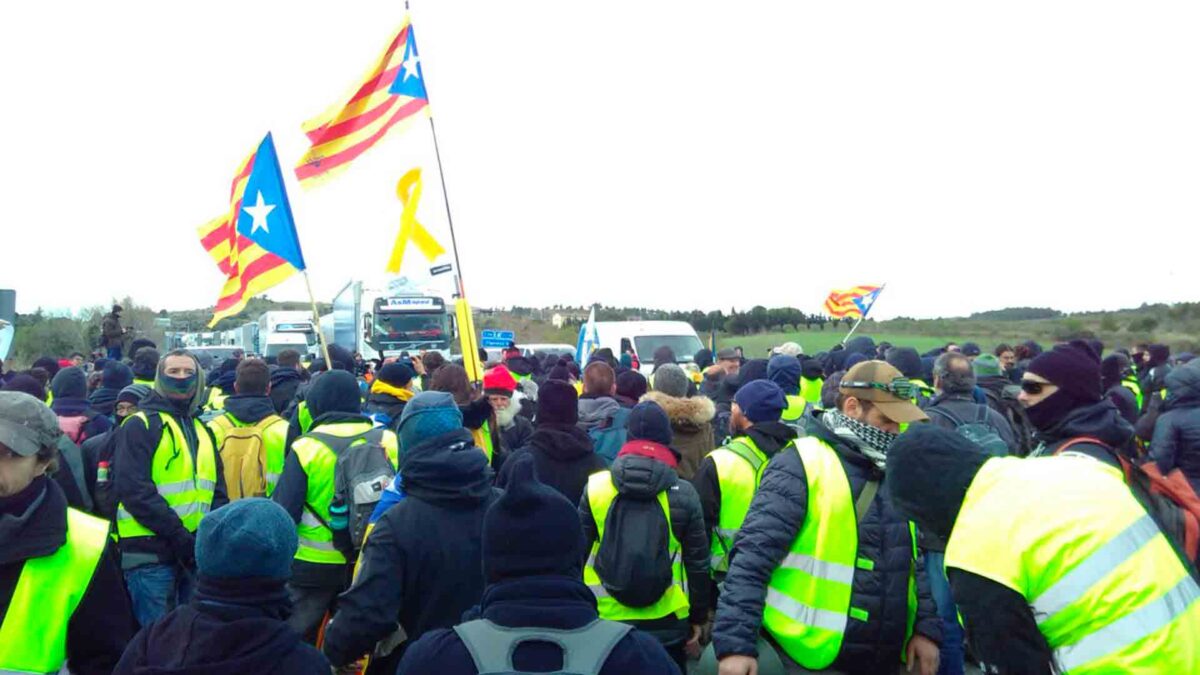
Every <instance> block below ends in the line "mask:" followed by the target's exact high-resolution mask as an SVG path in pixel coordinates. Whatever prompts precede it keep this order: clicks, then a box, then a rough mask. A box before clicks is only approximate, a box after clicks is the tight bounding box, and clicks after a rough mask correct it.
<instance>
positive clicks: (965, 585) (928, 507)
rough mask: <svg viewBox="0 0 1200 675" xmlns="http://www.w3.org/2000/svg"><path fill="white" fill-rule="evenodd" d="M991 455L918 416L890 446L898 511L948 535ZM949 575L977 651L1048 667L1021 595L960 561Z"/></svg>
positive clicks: (1026, 667) (1002, 661)
mask: <svg viewBox="0 0 1200 675" xmlns="http://www.w3.org/2000/svg"><path fill="white" fill-rule="evenodd" d="M989 459H991V457H990V456H989V455H988V454H987V453H986V452H985V451H984V450H983V449H981V448H980V447H979V446H977V445H975V444H973V443H971V442H970V441H969V440H967V439H966V438H965V437H963V436H961V435H959V434H958V433H955V432H953V431H949V430H946V429H941V428H938V427H936V426H934V425H931V424H917V425H914V426H913V427H912V428H911V429H909V430H908V431H907V432H906V433H904V434H901V436H900V438H898V439H896V442H895V443H893V444H892V446H891V447H890V448H889V449H888V459H887V481H886V482H885V487H886V489H887V492H888V496H889V498H890V499H891V501H892V503H893V504H894V505H895V507H896V510H897V511H899V512H900V514H901V515H903V516H904V517H906V518H909V519H911V520H912V521H914V522H915V523H916V524H917V526H918V527H919V528H921V529H923V530H927V531H929V532H931V533H933V534H934V535H936V536H938V537H940V538H942V539H949V538H950V534H951V533H952V531H953V529H954V521H955V520H957V519H958V512H959V510H960V509H961V508H962V503H963V499H964V498H965V497H966V494H967V488H969V487H970V486H971V481H973V480H974V479H975V475H976V474H977V473H979V469H980V467H982V466H983V465H984V463H985V462H987V461H988V460H989ZM1024 461H1037V460H1024ZM947 577H948V578H949V580H950V588H951V591H952V592H953V594H954V602H955V603H956V604H957V605H958V611H959V614H960V615H961V616H962V618H963V622H964V626H965V628H966V631H967V639H968V640H969V641H970V642H971V645H972V649H973V650H974V652H975V654H976V656H978V657H979V658H980V659H981V660H982V661H984V662H986V663H988V664H990V665H992V666H995V667H997V668H999V672H1000V673H1013V674H1014V675H1015V674H1017V673H1021V674H1024V673H1035V674H1040V673H1047V674H1048V673H1050V672H1051V670H1050V663H1051V660H1052V658H1053V653H1052V651H1051V650H1050V647H1049V645H1048V644H1047V643H1046V638H1045V637H1044V636H1043V635H1042V633H1041V631H1040V630H1038V626H1037V621H1036V620H1035V619H1034V617H1033V613H1032V612H1031V611H1030V609H1029V603H1028V602H1026V600H1025V598H1024V596H1022V595H1021V594H1020V593H1017V592H1016V591H1014V590H1012V589H1011V588H1008V587H1006V586H1004V585H1002V584H999V583H997V582H995V581H992V580H991V579H986V578H984V577H981V576H979V575H976V574H972V573H970V572H964V571H963V570H960V569H955V568H948V569H947Z"/></svg>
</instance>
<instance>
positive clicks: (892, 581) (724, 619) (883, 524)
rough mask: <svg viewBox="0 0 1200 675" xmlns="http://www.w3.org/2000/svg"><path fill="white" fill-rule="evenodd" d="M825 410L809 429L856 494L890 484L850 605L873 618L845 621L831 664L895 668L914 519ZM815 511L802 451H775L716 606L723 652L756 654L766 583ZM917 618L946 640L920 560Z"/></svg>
mask: <svg viewBox="0 0 1200 675" xmlns="http://www.w3.org/2000/svg"><path fill="white" fill-rule="evenodd" d="M822 414H823V413H820V412H817V413H814V414H813V415H812V416H811V417H806V418H805V422H806V431H807V435H808V436H809V437H815V438H817V439H819V440H821V441H823V442H825V443H827V444H828V445H829V446H830V447H832V448H833V450H834V452H836V453H837V455H838V459H839V460H841V465H842V469H843V470H845V472H846V478H847V479H848V480H849V483H850V492H851V495H852V496H853V497H854V498H855V499H857V498H858V495H859V494H860V493H861V492H862V490H863V487H864V486H865V485H866V483H867V481H869V480H878V481H881V482H883V484H882V485H881V486H880V490H879V494H877V495H876V496H875V499H874V501H873V502H871V506H870V507H869V509H868V510H867V514H866V516H865V517H864V518H863V519H862V521H861V522H859V523H858V542H859V543H858V555H859V557H861V558H867V559H869V560H872V561H873V562H874V568H873V569H871V570H869V571H868V570H863V569H856V570H855V571H854V582H853V585H852V588H851V591H850V605H851V606H853V607H859V608H862V609H864V610H866V611H867V612H868V614H869V617H870V618H869V619H868V620H867V621H851V622H850V623H849V624H848V625H847V626H846V632H845V636H844V638H843V641H842V648H841V652H840V653H839V654H838V656H837V658H836V659H835V660H834V662H833V665H832V666H831V667H832V668H834V669H837V670H843V671H847V672H851V673H882V672H892V671H894V670H895V669H896V667H897V666H899V665H900V654H901V653H902V650H903V649H904V648H905V644H904V635H905V629H906V625H905V624H906V617H907V612H908V609H907V607H908V578H909V571H910V569H913V567H914V563H913V560H912V552H913V541H912V535H911V534H910V532H909V529H908V520H907V519H905V518H904V517H903V516H901V515H900V513H899V512H897V511H896V509H895V508H894V507H893V506H892V503H891V500H890V499H888V498H886V497H885V492H886V488H885V485H886V481H884V476H883V472H882V471H880V470H879V468H878V467H877V466H876V465H875V464H874V462H872V461H871V460H869V459H867V457H866V456H864V455H863V454H862V453H861V452H859V450H858V448H856V447H853V446H851V445H849V444H847V442H846V441H844V440H842V439H841V438H839V437H838V436H836V435H834V434H833V433H832V432H831V431H829V430H828V428H827V427H826V426H825V424H824V423H823V422H822V421H821V419H820V416H821V415H822ZM807 517H808V475H807V473H806V472H805V470H804V463H803V462H802V461H801V460H800V454H799V453H798V452H795V451H788V452H783V453H780V454H778V455H776V456H775V458H774V459H772V460H771V462H770V463H769V464H768V465H767V468H766V470H765V471H764V472H763V477H762V483H761V485H760V486H759V489H758V493H757V494H756V495H755V496H754V501H753V502H751V505H750V512H749V513H748V514H746V520H745V522H744V523H743V524H742V529H741V531H740V532H738V536H737V539H736V540H735V543H734V549H733V551H732V553H731V559H730V566H729V573H728V575H727V576H726V577H725V585H724V587H723V590H722V594H721V603H720V606H719V607H718V608H717V617H716V622H715V624H714V626H713V644H714V646H715V649H716V653H717V657H718V658H720V657H723V656H727V655H729V654H743V655H754V654H756V652H757V647H756V642H757V640H758V635H759V629H760V628H761V626H762V616H763V607H764V598H765V595H766V585H767V581H768V580H769V579H770V578H771V574H772V573H773V572H774V571H775V568H777V567H778V566H779V564H780V563H781V562H782V561H783V559H784V557H785V556H787V554H788V551H789V550H790V549H791V545H792V541H793V540H794V539H795V538H796V535H797V534H798V533H799V532H800V529H801V527H802V525H803V524H804V520H805V518H807ZM915 571H916V582H917V599H918V602H917V616H916V624H915V628H914V631H915V632H916V633H919V634H921V635H924V636H925V637H927V638H929V639H931V640H933V641H934V642H940V641H941V636H942V628H941V619H940V618H939V617H938V615H937V609H936V607H935V605H934V602H933V597H932V596H931V595H930V590H929V582H928V579H927V578H926V576H925V565H924V563H923V561H921V560H918V561H917V562H916V564H915Z"/></svg>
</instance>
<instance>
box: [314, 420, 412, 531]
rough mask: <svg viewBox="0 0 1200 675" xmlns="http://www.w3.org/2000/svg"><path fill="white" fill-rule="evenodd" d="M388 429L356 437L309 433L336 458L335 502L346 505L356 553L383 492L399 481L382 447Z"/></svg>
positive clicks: (334, 477) (334, 470) (373, 430)
mask: <svg viewBox="0 0 1200 675" xmlns="http://www.w3.org/2000/svg"><path fill="white" fill-rule="evenodd" d="M384 431H385V429H383V428H380V427H376V428H374V429H371V430H370V431H367V432H365V433H361V434H358V435H357V436H345V437H343V436H334V435H331V434H323V433H321V432H318V431H313V432H309V434H308V436H309V438H315V439H317V440H319V441H321V442H322V443H324V444H325V445H328V446H329V448H330V449H331V450H333V453H334V454H335V455H337V464H335V465H334V469H333V501H334V502H341V503H343V504H345V505H346V519H347V524H346V529H347V531H348V532H349V533H350V540H351V542H352V543H353V544H354V550H355V551H357V550H359V549H361V548H362V545H363V538H364V537H365V536H366V533H367V524H368V522H370V520H371V514H372V513H374V511H375V506H376V505H377V504H379V499H380V498H381V497H382V496H383V491H384V490H386V489H387V487H388V486H389V485H391V484H392V481H393V480H395V478H396V468H395V467H394V466H392V460H391V459H390V458H389V457H388V454H387V450H385V449H384V447H383V434H384Z"/></svg>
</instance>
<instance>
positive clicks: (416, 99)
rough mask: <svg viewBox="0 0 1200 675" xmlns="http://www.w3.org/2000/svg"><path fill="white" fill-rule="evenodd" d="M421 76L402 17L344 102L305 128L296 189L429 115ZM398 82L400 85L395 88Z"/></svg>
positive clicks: (409, 27)
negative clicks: (306, 144)
mask: <svg viewBox="0 0 1200 675" xmlns="http://www.w3.org/2000/svg"><path fill="white" fill-rule="evenodd" d="M422 72H423V71H422V70H421V68H420V57H419V56H418V54H417V47H416V39H415V37H414V36H413V30H412V24H411V23H410V22H409V20H408V18H407V17H406V18H405V19H404V23H403V24H402V25H401V26H400V30H399V31H398V32H397V33H396V36H395V37H393V38H392V41H391V43H390V44H388V48H387V50H385V51H384V52H383V55H382V56H380V57H379V60H378V61H376V62H375V64H374V65H373V66H372V67H371V69H370V70H368V71H367V74H366V76H365V77H363V79H362V81H361V82H360V83H359V84H358V86H356V87H355V88H354V90H353V92H352V93H351V94H350V95H349V97H348V98H347V100H346V101H345V102H344V103H339V104H336V105H334V106H333V107H331V108H330V109H329V110H327V111H325V113H324V114H322V115H320V116H318V117H316V118H314V119H312V120H310V121H308V122H306V123H305V124H304V133H305V134H306V135H307V136H308V140H309V142H311V143H312V146H311V147H310V148H309V149H308V152H306V153H304V156H303V157H302V158H301V159H300V163H299V164H298V165H297V166H296V178H298V179H299V180H300V184H301V185H304V186H309V185H314V184H316V183H319V182H320V181H321V180H323V179H325V178H328V177H330V176H332V175H334V174H336V173H337V172H338V171H339V170H341V169H344V168H346V166H347V165H349V164H350V162H353V161H354V160H355V159H357V158H358V157H360V156H361V155H362V154H363V153H365V152H366V151H367V150H369V149H371V147H372V146H374V145H375V144H376V143H378V142H379V141H380V140H381V139H383V137H384V136H385V135H387V133H388V132H389V131H391V130H393V129H395V128H405V127H407V126H408V124H409V123H411V122H412V121H413V120H415V119H417V113H420V112H422V111H424V112H426V114H428V109H429V98H428V96H427V95H426V94H425V88H424V79H423V75H422ZM398 77H399V78H400V80H399V81H397V78H398ZM401 82H402V83H403V84H404V86H394V85H399V84H400V83H401ZM407 94H412V95H407Z"/></svg>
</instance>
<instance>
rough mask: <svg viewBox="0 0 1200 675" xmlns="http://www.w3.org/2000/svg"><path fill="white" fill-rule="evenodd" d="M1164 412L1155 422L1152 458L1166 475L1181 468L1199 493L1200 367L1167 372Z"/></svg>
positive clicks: (1151, 445) (1151, 443) (1188, 367)
mask: <svg viewBox="0 0 1200 675" xmlns="http://www.w3.org/2000/svg"><path fill="white" fill-rule="evenodd" d="M1163 409H1164V412H1163V414H1162V415H1160V416H1159V418H1158V422H1157V423H1156V424H1155V425H1154V440H1152V441H1151V442H1150V459H1152V460H1154V461H1155V462H1156V463H1157V464H1158V468H1159V470H1160V471H1162V472H1163V473H1164V474H1165V473H1167V472H1169V471H1171V470H1172V469H1175V468H1178V469H1180V470H1182V471H1183V475H1185V476H1187V478H1188V480H1189V481H1190V482H1191V484H1192V487H1193V488H1194V489H1195V490H1196V491H1197V492H1200V366H1184V367H1182V368H1176V369H1175V370H1172V371H1171V372H1170V373H1168V374H1167V400H1166V401H1165V402H1164V404H1163Z"/></svg>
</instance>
